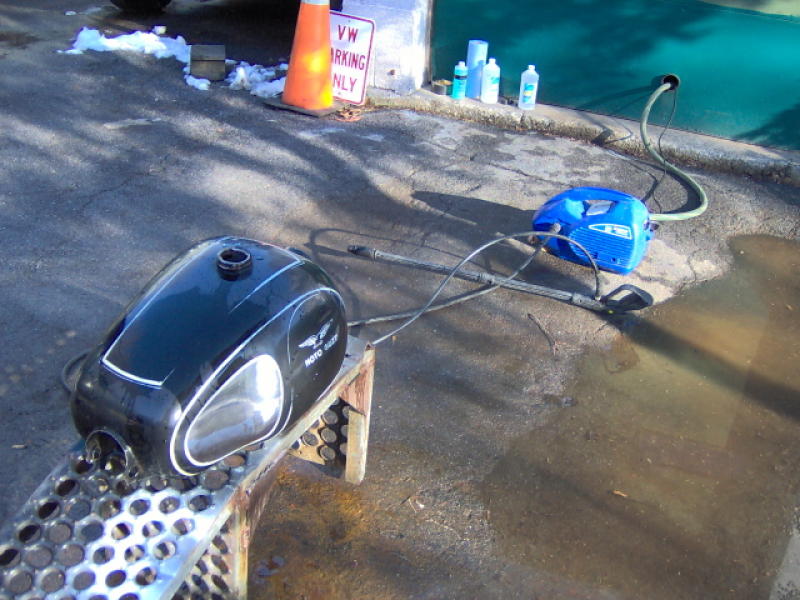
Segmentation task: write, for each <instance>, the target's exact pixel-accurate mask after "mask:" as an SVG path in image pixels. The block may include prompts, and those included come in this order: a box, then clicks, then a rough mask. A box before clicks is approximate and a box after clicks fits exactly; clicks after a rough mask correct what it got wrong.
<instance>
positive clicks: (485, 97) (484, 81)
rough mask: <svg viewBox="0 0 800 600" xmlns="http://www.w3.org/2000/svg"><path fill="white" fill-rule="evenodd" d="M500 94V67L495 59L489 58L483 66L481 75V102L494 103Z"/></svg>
mask: <svg viewBox="0 0 800 600" xmlns="http://www.w3.org/2000/svg"><path fill="white" fill-rule="evenodd" d="M499 96H500V67H499V66H498V65H497V62H496V61H495V59H493V58H490V59H489V62H488V63H486V65H485V66H484V67H483V74H482V76H481V102H483V103H485V104H496V103H497V98H498V97H499Z"/></svg>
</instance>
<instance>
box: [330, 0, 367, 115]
mask: <svg viewBox="0 0 800 600" xmlns="http://www.w3.org/2000/svg"><path fill="white" fill-rule="evenodd" d="M374 37H375V21H371V20H370V19H364V18H362V17H355V16H353V15H345V14H343V13H340V12H335V11H331V74H332V76H333V95H334V97H335V98H336V99H337V100H341V101H343V102H349V103H352V104H364V100H365V98H366V94H367V75H368V73H369V64H370V60H371V58H372V40H373V38H374Z"/></svg>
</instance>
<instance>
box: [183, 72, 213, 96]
mask: <svg viewBox="0 0 800 600" xmlns="http://www.w3.org/2000/svg"><path fill="white" fill-rule="evenodd" d="M184 78H185V79H186V83H187V85H189V86H191V87H193V88H195V89H196V90H201V91H203V92H207V91H208V90H209V88H210V87H211V82H210V81H209V80H208V79H199V78H197V77H192V76H191V75H186V76H185V77H184Z"/></svg>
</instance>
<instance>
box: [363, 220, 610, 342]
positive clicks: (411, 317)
mask: <svg viewBox="0 0 800 600" xmlns="http://www.w3.org/2000/svg"><path fill="white" fill-rule="evenodd" d="M531 236H536V237H539V238H546V239H549V238H556V239H559V240H563V241H565V242H567V243H569V244H572V245H574V246H576V247H577V248H578V249H580V251H581V252H583V253H584V254H585V255H586V258H587V259H589V262H590V263H591V266H592V269H593V270H594V281H595V288H594V296H595V298H596V299H599V298H600V269H599V267H598V266H597V262H596V261H595V260H594V258H593V257H592V255H591V254H590V253H589V251H588V250H586V248H584V247H583V246H582V245H581V244H580V243H579V242H576V241H575V240H573V239H571V238H568V237H566V236H564V235H561V234H559V233H555V232H553V231H550V232H547V231H524V232H522V233H512V234H510V235H504V236H502V237H498V238H495V239H493V240H491V241H488V242H486V243H485V244H482V245H481V246H478V247H477V248H475V249H474V250H473V251H472V252H470V253H469V254H468V255H467V256H465V257H464V258H462V259H461V261H460V262H459V263H458V264H457V265H456V266H454V267H453V268H452V269H451V270H450V273H449V274H448V275H447V277H445V278H444V280H443V281H442V282H441V283H440V284H439V287H437V288H436V291H435V292H433V294H432V295H431V297H430V298H429V299H428V302H427V303H426V304H425V306H423V307H421V308H418V309H417V310H415V311H407V312H404V313H397V314H394V315H383V316H381V317H375V318H373V319H364V320H362V321H361V322H359V323H357V324H359V325H363V324H367V323H373V322H379V321H396V320H400V319H402V318H406V317H407V319H406V320H405V321H404V322H403V323H401V324H400V325H399V326H398V327H396V328H394V329H392V330H391V331H390V332H389V333H387V334H384V335H382V336H381V337H379V338H377V339H375V340H373V341H372V342H370V343H371V344H372V345H373V346H377V345H378V344H381V343H383V342H385V341H386V340H388V339H390V338H392V337H394V336H395V335H396V334H398V333H399V332H400V331H402V330H403V329H405V328H406V327H408V326H409V325H411V324H412V323H413V322H414V321H416V320H417V319H419V318H420V317H421V316H422V315H424V314H425V313H428V312H431V309H432V308H433V310H436V309H437V308H445V307H446V306H452V305H453V304H457V303H460V302H465V301H467V300H471V299H472V298H475V297H477V296H481V295H483V294H486V293H488V292H490V291H494V290H496V289H497V288H499V287H503V285H504V284H505V283H508V282H509V281H511V280H512V279H514V278H515V277H516V276H517V275H519V274H520V273H521V272H522V271H523V270H524V269H525V267H527V266H528V265H529V264H530V263H531V261H533V259H534V258H535V257H536V255H537V254H538V253H539V249H540V248H541V246H539V247H537V249H536V250H535V251H534V253H533V254H532V255H531V256H529V257H528V258H527V259H526V260H525V262H523V263H522V265H521V266H520V267H519V268H518V269H517V270H516V271H514V272H513V273H511V275H509V276H508V277H505V278H503V279H502V280H500V281H497V283H495V284H494V285H493V286H491V287H489V288H483V289H480V290H476V291H475V292H473V293H471V294H465V295H464V296H462V297H460V298H458V299H454V301H451V302H448V303H443V305H442V306H438V307H435V308H434V307H433V306H432V305H433V303H434V302H435V300H436V298H438V297H439V294H441V293H442V290H444V288H445V286H446V285H447V284H448V283H449V282H450V280H451V279H452V278H453V277H455V275H456V273H458V271H460V270H461V268H462V267H463V266H464V265H465V264H466V263H468V262H469V261H471V260H472V259H473V258H475V257H476V256H478V255H479V254H481V253H482V252H483V251H485V250H486V249H488V248H491V247H492V246H494V245H496V244H499V243H500V242H505V241H506V240H513V239H517V238H524V239H527V238H529V237H531Z"/></svg>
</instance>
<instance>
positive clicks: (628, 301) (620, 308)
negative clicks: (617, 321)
mask: <svg viewBox="0 0 800 600" xmlns="http://www.w3.org/2000/svg"><path fill="white" fill-rule="evenodd" d="M600 302H602V303H603V304H604V305H605V306H606V308H607V309H608V310H609V311H610V312H631V311H634V310H642V309H643V308H649V307H651V306H653V297H652V296H651V295H650V294H649V293H647V292H645V291H644V290H643V289H642V288H640V287H636V286H635V285H632V284H630V283H626V284H624V285H621V286H619V287H618V288H617V289H615V290H614V291H612V292H609V293H608V294H606V295H605V296H603V297H602V298H601V299H600Z"/></svg>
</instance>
